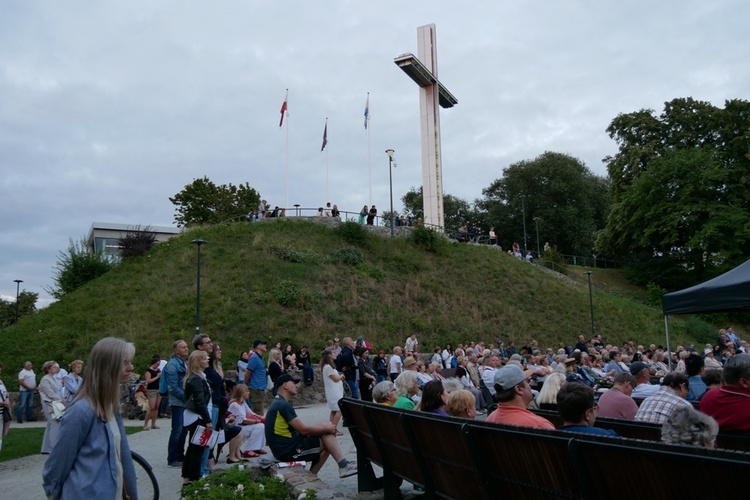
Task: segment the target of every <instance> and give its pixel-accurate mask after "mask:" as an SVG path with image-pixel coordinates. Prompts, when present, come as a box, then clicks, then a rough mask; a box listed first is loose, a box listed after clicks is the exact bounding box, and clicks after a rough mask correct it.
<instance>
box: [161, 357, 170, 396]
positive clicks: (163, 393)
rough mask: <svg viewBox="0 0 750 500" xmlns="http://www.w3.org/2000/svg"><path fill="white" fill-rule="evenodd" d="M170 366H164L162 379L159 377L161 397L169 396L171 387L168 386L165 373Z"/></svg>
mask: <svg viewBox="0 0 750 500" xmlns="http://www.w3.org/2000/svg"><path fill="white" fill-rule="evenodd" d="M168 366H169V363H167V364H166V365H164V370H162V371H161V377H159V396H161V397H167V396H169V386H168V385H167V377H166V375H165V373H164V372H165V371H166V370H167V367H168Z"/></svg>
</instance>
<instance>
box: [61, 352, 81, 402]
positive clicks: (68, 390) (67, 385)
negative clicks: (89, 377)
mask: <svg viewBox="0 0 750 500" xmlns="http://www.w3.org/2000/svg"><path fill="white" fill-rule="evenodd" d="M82 371H83V361H81V360H80V359H76V360H75V361H73V362H71V363H70V365H68V376H67V377H65V382H63V389H64V390H65V399H67V400H69V401H72V400H73V397H74V396H75V395H76V392H78V388H79V387H81V381H82V380H83V379H82V378H81V372H82Z"/></svg>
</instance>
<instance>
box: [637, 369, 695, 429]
mask: <svg viewBox="0 0 750 500" xmlns="http://www.w3.org/2000/svg"><path fill="white" fill-rule="evenodd" d="M689 389H690V384H689V382H688V378H687V375H685V374H684V373H669V374H667V375H666V376H665V377H664V380H662V383H661V387H660V388H659V391H658V392H657V393H656V394H654V395H653V396H649V397H647V398H646V399H644V400H643V403H641V406H640V407H639V408H638V412H637V413H636V414H635V420H636V421H639V422H652V423H655V424H663V423H664V422H666V421H667V419H668V418H669V416H670V415H671V414H672V412H673V411H675V410H676V409H677V408H680V407H681V406H690V403H689V402H688V401H687V400H686V399H685V396H687V394H688V391H689Z"/></svg>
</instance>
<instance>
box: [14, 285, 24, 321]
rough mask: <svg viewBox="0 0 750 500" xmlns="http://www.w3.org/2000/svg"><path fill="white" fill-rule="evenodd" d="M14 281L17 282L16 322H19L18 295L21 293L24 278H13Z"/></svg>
mask: <svg viewBox="0 0 750 500" xmlns="http://www.w3.org/2000/svg"><path fill="white" fill-rule="evenodd" d="M13 283H15V284H16V323H18V297H19V295H20V291H21V283H23V280H13Z"/></svg>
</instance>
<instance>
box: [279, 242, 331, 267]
mask: <svg viewBox="0 0 750 500" xmlns="http://www.w3.org/2000/svg"><path fill="white" fill-rule="evenodd" d="M271 251H272V252H274V253H275V254H276V255H277V256H278V257H279V259H281V260H284V261H286V262H294V263H297V264H322V263H324V262H326V260H327V259H326V256H325V255H322V254H319V253H317V252H314V251H312V250H297V249H296V248H294V247H289V246H286V247H276V246H274V247H271Z"/></svg>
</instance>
